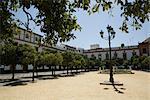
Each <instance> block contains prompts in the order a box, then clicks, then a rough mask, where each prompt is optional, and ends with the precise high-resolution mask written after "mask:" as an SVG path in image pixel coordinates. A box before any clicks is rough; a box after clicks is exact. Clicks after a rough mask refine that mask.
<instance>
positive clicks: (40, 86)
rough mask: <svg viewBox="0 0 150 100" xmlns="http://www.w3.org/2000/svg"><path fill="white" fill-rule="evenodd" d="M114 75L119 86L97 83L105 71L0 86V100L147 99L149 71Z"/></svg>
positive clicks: (148, 97)
mask: <svg viewBox="0 0 150 100" xmlns="http://www.w3.org/2000/svg"><path fill="white" fill-rule="evenodd" d="M134 73H135V74H116V75H114V78H115V80H116V81H120V82H122V83H123V84H124V85H123V86H116V87H115V88H114V87H113V86H111V85H110V86H108V85H100V84H99V83H100V82H103V81H106V80H108V78H109V75H108V74H98V71H96V72H87V73H81V74H79V75H76V76H74V77H59V78H58V79H45V80H37V82H36V83H30V82H27V84H23V85H17V86H0V100H150V73H148V72H142V71H134Z"/></svg>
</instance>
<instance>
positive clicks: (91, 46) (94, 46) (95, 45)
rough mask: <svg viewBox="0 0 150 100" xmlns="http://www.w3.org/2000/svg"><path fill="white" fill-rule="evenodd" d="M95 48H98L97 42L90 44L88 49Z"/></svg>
mask: <svg viewBox="0 0 150 100" xmlns="http://www.w3.org/2000/svg"><path fill="white" fill-rule="evenodd" d="M97 48H99V44H92V45H90V49H97Z"/></svg>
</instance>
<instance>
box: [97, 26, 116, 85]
mask: <svg viewBox="0 0 150 100" xmlns="http://www.w3.org/2000/svg"><path fill="white" fill-rule="evenodd" d="M107 31H108V36H106V37H104V32H103V31H102V30H101V32H100V36H101V38H103V39H105V40H108V42H109V68H110V78H109V82H111V83H114V78H113V67H112V62H111V40H112V39H114V38H115V34H116V32H115V31H114V30H113V28H112V27H111V26H109V25H108V26H107Z"/></svg>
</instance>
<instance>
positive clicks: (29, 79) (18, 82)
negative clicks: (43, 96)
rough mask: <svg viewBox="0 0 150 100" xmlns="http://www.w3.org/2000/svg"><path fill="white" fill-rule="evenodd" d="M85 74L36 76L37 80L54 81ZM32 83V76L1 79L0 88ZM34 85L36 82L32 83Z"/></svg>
mask: <svg viewBox="0 0 150 100" xmlns="http://www.w3.org/2000/svg"><path fill="white" fill-rule="evenodd" d="M83 74H84V72H72V73H69V74H67V73H61V74H57V75H38V76H35V79H36V80H52V79H59V77H75V76H77V75H83ZM29 82H32V76H25V77H20V78H18V79H14V80H12V79H0V86H24V85H27V83H29ZM32 83H34V82H32Z"/></svg>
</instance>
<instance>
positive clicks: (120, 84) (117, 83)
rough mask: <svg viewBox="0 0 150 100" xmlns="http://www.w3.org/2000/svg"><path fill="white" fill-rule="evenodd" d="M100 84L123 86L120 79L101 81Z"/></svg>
mask: <svg viewBox="0 0 150 100" xmlns="http://www.w3.org/2000/svg"><path fill="white" fill-rule="evenodd" d="M100 85H117V86H123V83H120V82H119V81H114V82H110V81H104V82H102V83H100Z"/></svg>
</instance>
